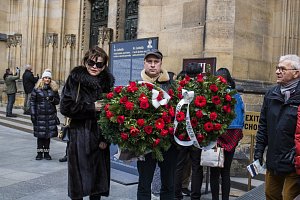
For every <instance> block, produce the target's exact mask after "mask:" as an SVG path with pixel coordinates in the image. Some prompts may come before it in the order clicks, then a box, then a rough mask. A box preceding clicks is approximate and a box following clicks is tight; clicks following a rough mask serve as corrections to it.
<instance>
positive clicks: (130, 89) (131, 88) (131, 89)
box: [127, 82, 139, 93]
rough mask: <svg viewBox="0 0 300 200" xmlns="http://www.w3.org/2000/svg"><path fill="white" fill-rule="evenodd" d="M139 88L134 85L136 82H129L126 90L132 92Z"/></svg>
mask: <svg viewBox="0 0 300 200" xmlns="http://www.w3.org/2000/svg"><path fill="white" fill-rule="evenodd" d="M138 89H139V88H138V87H136V82H130V83H129V86H128V87H127V92H130V93H134V92H135V91H137V90H138Z"/></svg>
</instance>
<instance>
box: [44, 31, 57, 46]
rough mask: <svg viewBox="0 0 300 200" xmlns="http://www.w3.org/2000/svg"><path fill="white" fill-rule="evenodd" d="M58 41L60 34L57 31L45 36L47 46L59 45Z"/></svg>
mask: <svg viewBox="0 0 300 200" xmlns="http://www.w3.org/2000/svg"><path fill="white" fill-rule="evenodd" d="M57 42H58V34H57V33H47V34H46V38H45V46H46V47H48V46H49V45H52V46H53V47H57Z"/></svg>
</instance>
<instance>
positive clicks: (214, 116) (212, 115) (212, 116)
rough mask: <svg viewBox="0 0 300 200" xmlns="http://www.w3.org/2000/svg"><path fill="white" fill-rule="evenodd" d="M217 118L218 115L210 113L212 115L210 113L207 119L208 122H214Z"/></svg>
mask: <svg viewBox="0 0 300 200" xmlns="http://www.w3.org/2000/svg"><path fill="white" fill-rule="evenodd" d="M217 117H218V114H217V113H216V112H212V113H210V115H209V118H210V120H212V121H214V120H216V119H217Z"/></svg>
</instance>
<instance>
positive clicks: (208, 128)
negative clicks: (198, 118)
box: [203, 122, 214, 132]
mask: <svg viewBox="0 0 300 200" xmlns="http://www.w3.org/2000/svg"><path fill="white" fill-rule="evenodd" d="M203 128H204V130H205V131H206V132H211V131H213V129H214V125H213V124H212V123H211V122H206V123H205V124H204V127H203Z"/></svg>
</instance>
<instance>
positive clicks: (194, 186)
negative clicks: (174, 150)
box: [175, 147, 203, 200]
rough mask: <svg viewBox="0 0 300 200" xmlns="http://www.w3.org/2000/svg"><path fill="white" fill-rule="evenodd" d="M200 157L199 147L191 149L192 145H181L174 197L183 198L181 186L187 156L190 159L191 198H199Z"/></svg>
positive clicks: (196, 199)
mask: <svg viewBox="0 0 300 200" xmlns="http://www.w3.org/2000/svg"><path fill="white" fill-rule="evenodd" d="M188 156H189V157H188ZM200 157H201V149H193V148H192V147H182V149H181V150H180V151H179V154H178V157H177V166H176V174H175V199H183V196H182V192H181V188H182V179H183V172H184V167H185V165H186V162H187V161H186V159H187V158H188V159H190V160H191V162H192V178H191V199H192V200H199V199H200V197H201V187H202V181H203V167H202V166H200Z"/></svg>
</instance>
